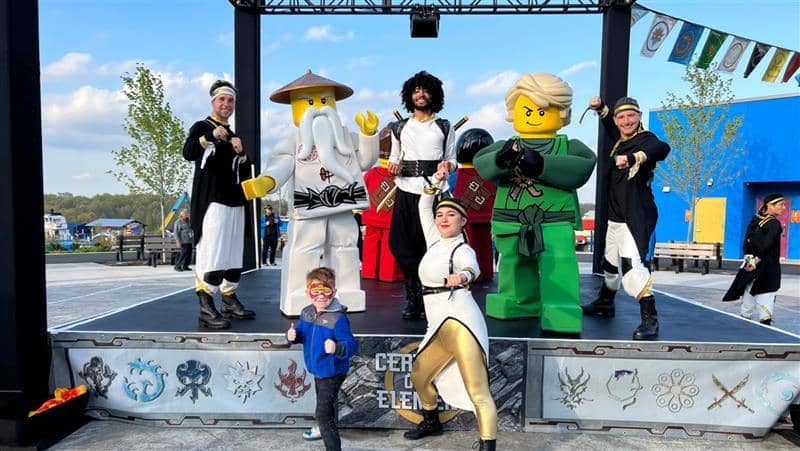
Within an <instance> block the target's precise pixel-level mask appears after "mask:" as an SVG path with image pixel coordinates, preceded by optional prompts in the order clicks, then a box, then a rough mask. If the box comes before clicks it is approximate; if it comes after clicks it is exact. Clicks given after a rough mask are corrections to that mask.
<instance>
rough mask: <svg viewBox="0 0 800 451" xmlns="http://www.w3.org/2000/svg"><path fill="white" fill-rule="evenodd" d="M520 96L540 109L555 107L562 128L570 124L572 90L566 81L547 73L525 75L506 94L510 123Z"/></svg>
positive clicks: (507, 118)
mask: <svg viewBox="0 0 800 451" xmlns="http://www.w3.org/2000/svg"><path fill="white" fill-rule="evenodd" d="M519 96H525V97H527V98H529V99H531V100H533V103H535V104H536V105H537V106H539V108H549V107H551V106H554V107H556V108H558V110H559V111H560V114H559V116H560V117H561V122H562V124H561V126H562V127H565V126H567V125H568V124H569V122H570V116H571V115H572V88H570V86H569V85H568V84H567V82H565V81H564V80H562V79H560V78H559V77H556V76H555V75H551V74H548V73H545V72H534V73H531V74H525V75H523V76H522V78H520V79H519V80H518V81H517V82H516V83H514V86H512V87H511V88H509V90H508V91H507V92H506V109H507V110H508V116H506V120H507V121H508V122H514V104H515V103H516V102H517V98H518V97H519Z"/></svg>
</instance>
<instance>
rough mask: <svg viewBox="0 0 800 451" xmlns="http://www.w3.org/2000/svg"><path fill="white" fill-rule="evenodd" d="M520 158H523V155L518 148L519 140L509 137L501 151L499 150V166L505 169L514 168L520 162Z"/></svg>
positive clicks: (497, 160)
mask: <svg viewBox="0 0 800 451" xmlns="http://www.w3.org/2000/svg"><path fill="white" fill-rule="evenodd" d="M520 158H522V155H521V154H520V152H519V150H518V149H517V140H516V139H509V140H508V141H506V143H505V144H504V145H503V148H502V149H500V152H497V159H496V162H497V166H499V167H501V168H503V169H510V168H513V167H514V166H516V165H517V163H519V159H520Z"/></svg>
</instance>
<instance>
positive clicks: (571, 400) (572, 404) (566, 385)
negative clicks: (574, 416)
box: [553, 368, 594, 410]
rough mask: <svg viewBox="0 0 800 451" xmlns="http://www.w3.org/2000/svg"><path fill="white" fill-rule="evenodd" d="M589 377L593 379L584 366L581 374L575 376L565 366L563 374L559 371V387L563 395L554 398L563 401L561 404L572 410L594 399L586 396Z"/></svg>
mask: <svg viewBox="0 0 800 451" xmlns="http://www.w3.org/2000/svg"><path fill="white" fill-rule="evenodd" d="M589 379H591V376H590V375H588V374H586V372H585V371H584V370H583V368H581V372H580V374H578V375H577V376H575V377H572V376H570V375H569V368H564V375H563V376H562V374H561V372H559V373H558V382H559V388H560V389H561V394H562V396H561V397H560V398H553V399H554V400H558V401H561V404H563V405H564V406H566V407H567V408H568V409H570V410H575V408H576V407H578V406H579V405H581V404H583V403H584V402H587V401H594V400H593V399H589V398H587V397H586V396H585V395H586V389H587V385H588V384H589Z"/></svg>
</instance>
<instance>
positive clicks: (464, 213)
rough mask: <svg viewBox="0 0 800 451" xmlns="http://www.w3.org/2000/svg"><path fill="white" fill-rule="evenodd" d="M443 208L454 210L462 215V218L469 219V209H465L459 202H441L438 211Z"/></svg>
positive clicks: (447, 200)
mask: <svg viewBox="0 0 800 451" xmlns="http://www.w3.org/2000/svg"><path fill="white" fill-rule="evenodd" d="M442 207H448V208H452V209H453V210H455V211H457V212H459V213H461V216H463V217H465V218H466V217H467V209H466V208H464V206H463V205H461V204H459V203H458V202H454V201H452V200H450V199H444V200H442V201H440V202H439V203H438V204H436V209H437V210H438V209H440V208H442Z"/></svg>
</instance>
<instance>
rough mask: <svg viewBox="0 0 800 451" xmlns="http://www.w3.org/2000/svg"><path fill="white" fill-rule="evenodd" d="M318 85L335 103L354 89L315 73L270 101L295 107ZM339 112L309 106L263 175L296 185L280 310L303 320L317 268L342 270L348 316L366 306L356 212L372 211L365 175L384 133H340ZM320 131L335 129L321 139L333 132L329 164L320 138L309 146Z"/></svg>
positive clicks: (339, 286) (339, 283)
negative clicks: (294, 94) (300, 95)
mask: <svg viewBox="0 0 800 451" xmlns="http://www.w3.org/2000/svg"><path fill="white" fill-rule="evenodd" d="M319 88H330V90H331V91H332V93H333V96H334V97H335V100H341V99H345V98H347V97H350V95H352V94H353V90H352V89H351V88H349V87H347V86H345V85H342V84H340V83H337V82H335V81H333V80H329V79H327V78H324V77H321V76H319V75H316V74H313V73H311V71H310V70H309V71H308V72H307V73H306V74H305V75H303V76H302V77H300V78H298V79H297V80H295V81H293V82H291V83H289V84H288V85H286V86H284V87H282V88H280V89H278V90H277V91H275V92H274V93H273V94H272V95H271V96H270V100H272V101H273V102H277V103H291V100H290V92H291V91H298V92H303V91H304V90H309V89H319ZM336 114H337V113H336V110H335V109H334V108H331V107H330V106H322V107H321V108H320V107H319V106H315V107H309V108H308V109H307V110H306V111H305V113H304V114H303V118H302V120H301V121H300V124H299V127H298V133H297V136H296V139H295V140H294V143H293V144H289V145H288V146H287V145H283V146H278V147H276V149H275V151H274V153H273V154H272V156H271V157H270V161H269V164H268V165H267V168H266V169H265V170H264V174H268V175H269V177H272V178H274V181H275V185H276V187H280V186H282V185H284V184H286V183H287V182H289V180H290V178H291V180H292V181H291V182H289V184H288V185H287V186H289V189H290V190H291V191H292V192H293V193H294V196H293V201H292V206H291V211H290V213H289V216H290V221H289V228H288V231H287V240H286V247H285V248H284V250H283V268H282V271H281V311H282V312H283V313H284V314H285V315H288V316H297V315H299V314H300V312H301V310H302V309H303V307H305V306H306V305H308V297H307V295H306V292H305V289H306V279H305V275H306V273H307V272H308V271H309V270H310V269H312V268H316V267H319V266H327V267H330V268H332V269H333V270H334V271H336V274H337V275H338V277H337V281H336V282H337V289H338V293H337V297H338V298H339V300H340V301H341V302H342V304H344V305H346V306H347V309H348V311H350V312H359V311H364V310H365V308H366V297H365V293H364V291H363V290H361V278H360V277H359V275H360V272H359V271H358V268H359V264H360V262H359V258H358V246H357V241H358V235H359V233H358V232H359V231H358V226H357V224H356V221H355V220H354V219H353V209H356V208H361V209H364V208H368V207H369V202H368V200H367V192H366V189H365V186H364V177H363V175H362V172H363V171H365V170H367V169H369V168H370V167H371V166H372V165H374V164H375V161H376V160H377V158H378V134H377V133H375V134H374V135H372V136H367V135H364V134H363V133H359V134H358V135H356V134H355V133H350V132H349V131H348V130H347V127H345V126H343V125H340V127H339V129H338V130H336V129H335V126H333V121H335V120H336V119H338V116H336ZM323 116H324V117H323ZM333 116H336V117H335V118H333ZM325 118H328V120H327V121H326V120H324V119H325ZM338 123H339V124H341V122H340V121H339V122H338ZM328 124H331V125H330V126H329V125H328ZM320 128H321V129H323V130H325V129H327V130H329V132H324V131H323V132H322V135H325V134H326V133H329V134H330V137H326V138H325V139H326V140H327V139H329V140H330V142H329V143H327V145H328V146H331V147H332V148H331V149H330V150H329V152H328V155H327V157H328V158H330V159H329V160H328V164H327V166H326V165H324V164H323V163H322V161H321V158H325V157H321V156H320V151H321V149H318V148H317V146H318V145H319V144H320V140H319V139H318V141H317V144H316V145H314V146H312V147H311V148H309V146H307V145H306V144H305V143H304V142H303V133H304V132H306V131H308V132H309V133H311V130H312V129H313V130H314V131H313V133H317V131H318V129H320ZM331 128H333V129H332V130H331ZM306 136H308V135H306ZM334 138H335V139H334Z"/></svg>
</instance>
